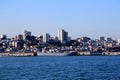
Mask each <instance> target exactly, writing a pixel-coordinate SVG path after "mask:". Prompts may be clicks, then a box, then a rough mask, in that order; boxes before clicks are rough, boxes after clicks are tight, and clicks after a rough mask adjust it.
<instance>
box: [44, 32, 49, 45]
mask: <svg viewBox="0 0 120 80" xmlns="http://www.w3.org/2000/svg"><path fill="white" fill-rule="evenodd" d="M49 40H50V35H49V34H48V33H45V34H43V42H45V43H46V42H48V41H49Z"/></svg>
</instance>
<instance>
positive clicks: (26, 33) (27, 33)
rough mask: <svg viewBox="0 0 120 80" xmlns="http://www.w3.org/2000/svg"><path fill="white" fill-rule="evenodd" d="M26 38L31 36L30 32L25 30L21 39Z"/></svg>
mask: <svg viewBox="0 0 120 80" xmlns="http://www.w3.org/2000/svg"><path fill="white" fill-rule="evenodd" d="M27 36H31V32H30V31H27V30H25V31H24V34H23V38H24V39H26V37H27Z"/></svg>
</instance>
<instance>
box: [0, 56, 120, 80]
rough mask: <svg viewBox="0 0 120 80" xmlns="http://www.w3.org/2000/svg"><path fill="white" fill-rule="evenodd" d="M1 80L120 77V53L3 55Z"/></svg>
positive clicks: (119, 79)
mask: <svg viewBox="0 0 120 80" xmlns="http://www.w3.org/2000/svg"><path fill="white" fill-rule="evenodd" d="M0 80H120V56H53V57H52V56H51V57H50V56H48V57H47V56H46V57H44V56H42V57H40V56H38V57H0Z"/></svg>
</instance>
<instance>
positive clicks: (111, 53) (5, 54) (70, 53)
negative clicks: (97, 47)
mask: <svg viewBox="0 0 120 80" xmlns="http://www.w3.org/2000/svg"><path fill="white" fill-rule="evenodd" d="M3 56H120V52H102V53H92V52H63V53H43V52H36V53H34V52H2V53H0V57H3Z"/></svg>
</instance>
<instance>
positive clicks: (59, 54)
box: [37, 52, 77, 56]
mask: <svg viewBox="0 0 120 80" xmlns="http://www.w3.org/2000/svg"><path fill="white" fill-rule="evenodd" d="M37 55H38V56H75V55H77V52H64V53H42V52H38V53H37Z"/></svg>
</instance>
